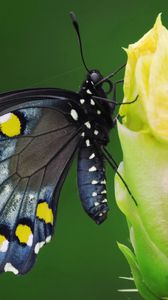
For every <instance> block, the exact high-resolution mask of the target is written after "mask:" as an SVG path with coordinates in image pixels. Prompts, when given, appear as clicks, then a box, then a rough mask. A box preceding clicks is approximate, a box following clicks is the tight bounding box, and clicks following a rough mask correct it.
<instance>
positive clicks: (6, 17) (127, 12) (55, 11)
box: [0, 0, 168, 300]
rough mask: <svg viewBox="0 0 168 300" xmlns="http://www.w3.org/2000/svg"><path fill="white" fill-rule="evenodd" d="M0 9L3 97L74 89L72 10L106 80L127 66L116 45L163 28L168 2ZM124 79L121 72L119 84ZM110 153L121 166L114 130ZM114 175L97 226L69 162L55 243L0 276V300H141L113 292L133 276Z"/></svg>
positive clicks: (77, 63) (78, 71)
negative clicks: (158, 25) (24, 266)
mask: <svg viewBox="0 0 168 300" xmlns="http://www.w3.org/2000/svg"><path fill="white" fill-rule="evenodd" d="M0 4H1V5H0V89H1V91H2V92H4V91H10V90H14V89H23V88H31V87H60V88H66V89H71V90H78V89H79V86H80V84H81V82H82V80H83V78H84V75H85V70H84V68H83V66H82V64H81V59H80V55H79V47H78V43H77V39H76V36H75V33H74V30H73V28H72V26H71V22H70V19H69V17H68V12H69V11H71V10H74V11H75V12H76V14H77V16H78V20H79V23H80V28H81V35H82V40H83V44H84V53H85V57H86V61H87V64H88V66H89V68H97V69H98V70H101V72H102V73H103V74H105V75H107V74H109V73H110V72H112V71H113V70H115V69H116V68H117V67H118V66H120V65H122V64H123V63H125V61H126V55H125V53H124V51H123V50H122V49H121V47H123V46H124V47H127V46H128V44H129V43H133V42H135V41H137V40H138V39H139V38H140V37H141V36H142V35H143V34H144V33H145V32H146V31H147V30H149V29H150V28H151V27H152V26H153V23H154V21H155V18H156V16H157V14H158V13H159V12H163V17H162V19H163V22H164V24H165V25H167V26H168V2H167V0H165V1H158V0H156V1H147V0H141V1H137V0H135V1H123V0H120V1H117V0H115V1H114V0H104V1H95V0H94V1H87V0H86V1H81V0H78V1H65V0H62V1H58V0H48V1H46V0H45V1H44V0H40V1H37V0H29V1H23V0H22V1H17V0H16V1H12V0H10V1H1V3H0ZM122 77H123V74H122V73H121V74H120V76H118V77H116V78H118V79H120V78H122ZM118 97H119V98H121V97H122V93H119V96H118ZM109 150H110V152H111V153H112V154H113V156H114V158H115V159H116V160H117V161H118V162H119V161H120V160H121V159H122V154H121V150H120V146H119V142H118V138H117V133H116V130H113V132H112V133H111V143H110V145H109ZM113 176H114V174H113V172H112V170H111V169H109V168H107V177H108V195H109V196H108V200H109V206H110V208H111V210H110V212H109V216H108V219H107V221H106V222H105V223H104V224H102V225H101V226H97V225H96V224H94V222H93V221H92V220H90V219H89V217H88V216H87V215H86V214H85V213H84V211H83V209H82V208H81V204H80V201H79V195H78V189H77V184H76V162H74V163H73V166H72V168H71V170H70V172H69V174H68V177H67V180H66V182H65V184H64V187H63V190H62V193H61V198H60V205H59V211H58V216H57V225H56V231H55V236H54V239H53V241H52V243H50V244H49V245H48V246H47V247H44V248H43V249H42V250H41V251H40V254H39V256H38V260H37V263H36V264H35V266H34V268H33V269H32V271H31V272H30V273H29V274H27V275H25V276H23V277H15V276H14V275H13V274H9V273H7V274H3V275H1V276H0V296H1V299H3V300H6V299H7V300H8V299H13V300H22V299H37V300H39V299H40V300H43V299H58V300H66V299H67V300H71V299H73V300H77V299H88V300H90V299H92V300H95V299H96V300H100V299H106V300H110V299H129V300H138V299H141V297H140V296H139V295H138V294H121V293H118V292H117V289H119V288H133V287H134V285H133V282H123V280H121V279H118V277H119V276H130V270H129V267H128V265H127V262H126V261H125V259H124V257H123V255H122V254H121V253H120V252H119V250H118V249H117V246H116V240H118V241H120V242H123V243H125V244H127V245H129V244H130V243H129V238H128V231H127V227H126V222H125V219H124V217H123V215H122V214H121V212H120V211H119V210H118V208H117V207H116V204H115V200H114V192H113V190H114V185H113Z"/></svg>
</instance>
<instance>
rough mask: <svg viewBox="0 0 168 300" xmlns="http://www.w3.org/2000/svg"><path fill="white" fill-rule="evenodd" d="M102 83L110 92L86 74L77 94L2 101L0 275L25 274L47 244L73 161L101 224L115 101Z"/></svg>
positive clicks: (27, 93) (86, 204) (38, 92)
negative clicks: (4, 273) (108, 94)
mask: <svg viewBox="0 0 168 300" xmlns="http://www.w3.org/2000/svg"><path fill="white" fill-rule="evenodd" d="M71 17H72V21H73V24H74V27H75V28H76V31H77V34H78V38H79V43H80V47H81V39H80V34H79V27H78V23H77V21H76V19H75V16H74V14H71ZM81 56H82V59H83V53H82V47H81ZM83 62H84V59H83ZM84 64H85V62H84ZM86 68H87V67H86ZM87 70H88V69H87ZM113 74H114V73H113ZM104 82H108V83H109V85H110V90H112V89H114V87H113V86H112V83H111V81H109V79H107V78H104V77H103V76H102V75H101V73H100V72H99V71H97V70H88V73H87V76H86V79H85V80H84V82H83V83H82V86H81V88H80V91H79V92H78V93H76V92H73V91H67V90H63V89H58V88H39V89H38V88H37V89H27V90H20V91H14V92H8V93H3V94H1V95H0V170H1V172H0V272H4V271H5V272H8V271H9V272H13V273H14V274H16V275H17V274H25V273H27V272H28V271H29V270H30V269H31V268H32V266H33V264H34V262H35V260H36V257H37V254H38V252H39V250H40V249H41V248H42V246H44V245H45V244H47V243H48V242H50V240H51V238H52V236H53V231H54V224H55V220H56V214H57V204H58V200H59V195H60V191H61V188H62V185H63V183H64V180H65V178H66V175H67V173H68V170H69V167H70V165H71V162H72V160H73V159H74V157H75V156H78V157H77V161H78V165H77V179H78V188H79V194H80V199H81V203H82V206H83V208H84V210H85V211H86V212H87V214H88V215H89V216H90V217H91V218H92V219H93V220H94V221H95V222H96V223H98V224H100V223H102V222H103V221H104V220H105V219H106V216H107V212H108V204H107V192H106V175H105V163H104V158H106V159H107V160H108V161H110V162H111V164H112V165H113V168H115V169H116V165H115V163H114V162H113V161H112V158H111V157H110V155H109V154H108V152H107V150H105V146H106V145H107V144H108V142H109V132H110V130H111V129H112V128H113V127H114V126H115V118H114V117H112V116H113V112H114V109H115V101H111V102H110V101H108V99H107V93H106V92H105V91H104V89H103V83H104Z"/></svg>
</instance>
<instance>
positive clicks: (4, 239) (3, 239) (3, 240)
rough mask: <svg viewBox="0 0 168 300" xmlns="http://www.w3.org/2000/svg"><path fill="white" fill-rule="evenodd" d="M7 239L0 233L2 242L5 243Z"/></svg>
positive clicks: (0, 242)
mask: <svg viewBox="0 0 168 300" xmlns="http://www.w3.org/2000/svg"><path fill="white" fill-rule="evenodd" d="M5 241H6V237H5V236H4V235H1V234H0V244H3V242H5Z"/></svg>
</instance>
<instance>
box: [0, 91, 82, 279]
mask: <svg viewBox="0 0 168 300" xmlns="http://www.w3.org/2000/svg"><path fill="white" fill-rule="evenodd" d="M74 100H78V94H76V93H73V92H65V91H62V90H57V89H48V90H47V89H45V90H44V89H39V90H28V91H22V92H16V93H9V94H4V95H2V96H1V97H0V272H4V271H11V272H13V273H14V274H24V273H26V272H28V271H29V270H30V268H31V267H32V265H33V264H34V261H35V259H36V256H37V253H38V252H39V249H40V248H41V247H42V246H43V245H44V244H46V243H48V242H49V241H50V239H51V237H52V234H53V226H54V223H55V216H56V211H57V203H58V198H59V193H60V190H61V187H62V184H63V181H64V179H65V176H66V174H67V171H68V168H69V166H70V163H71V161H72V158H73V156H74V154H75V152H76V151H77V149H78V147H79V144H80V141H81V133H80V130H81V128H80V122H78V120H77V118H76V116H78V114H79V113H80V111H79V107H78V105H77V107H76V106H75V105H76V104H75V101H74ZM77 110H78V112H77ZM72 112H73V114H72ZM74 112H75V113H76V114H74Z"/></svg>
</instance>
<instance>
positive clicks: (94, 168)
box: [89, 166, 97, 172]
mask: <svg viewBox="0 0 168 300" xmlns="http://www.w3.org/2000/svg"><path fill="white" fill-rule="evenodd" d="M96 170H97V169H96V167H95V166H93V167H91V168H89V172H94V171H96Z"/></svg>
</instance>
